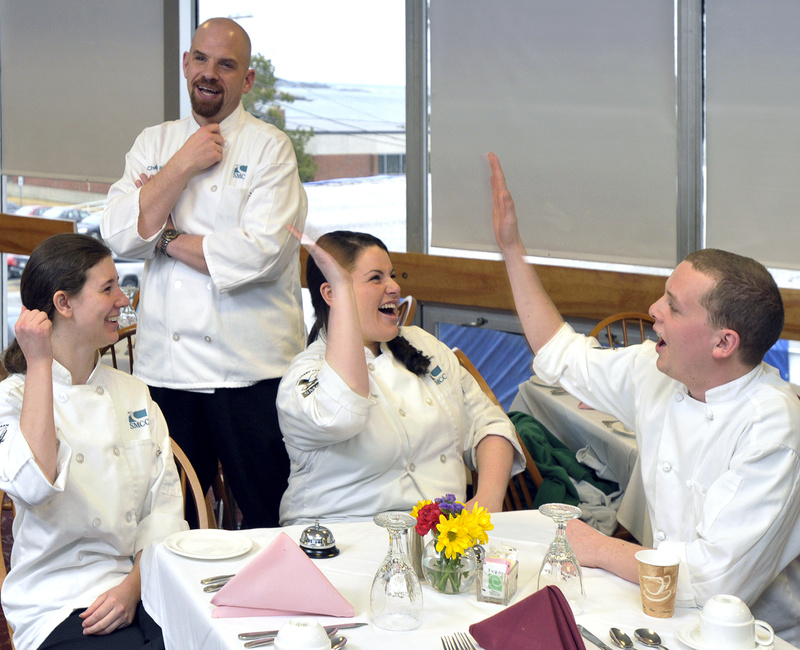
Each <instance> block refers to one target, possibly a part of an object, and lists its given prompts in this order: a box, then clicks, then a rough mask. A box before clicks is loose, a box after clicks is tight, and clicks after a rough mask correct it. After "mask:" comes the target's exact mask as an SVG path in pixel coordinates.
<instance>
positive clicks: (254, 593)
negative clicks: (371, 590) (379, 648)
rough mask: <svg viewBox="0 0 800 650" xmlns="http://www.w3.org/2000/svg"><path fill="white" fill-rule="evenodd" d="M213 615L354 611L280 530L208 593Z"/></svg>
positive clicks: (279, 614)
mask: <svg viewBox="0 0 800 650" xmlns="http://www.w3.org/2000/svg"><path fill="white" fill-rule="evenodd" d="M211 602H212V603H213V604H214V605H217V608H216V609H215V610H214V611H213V612H212V614H211V616H212V617H213V618H225V617H234V616H292V615H297V614H320V615H324V616H347V617H351V616H353V615H354V614H355V610H354V609H353V606H352V605H351V604H350V603H348V602H347V600H345V598H344V596H342V594H340V593H339V592H338V591H337V590H336V588H335V587H334V586H333V585H332V584H331V583H330V582H329V581H328V579H327V578H326V577H325V576H324V575H323V574H322V571H320V570H319V569H318V568H317V566H316V565H315V564H314V563H313V562H312V561H311V560H310V559H309V557H308V556H307V555H306V554H305V553H303V551H302V550H301V549H300V547H299V546H298V545H297V544H295V543H294V542H293V541H292V540H291V539H290V538H289V536H288V535H287V534H286V533H280V534H279V535H278V536H277V537H276V538H275V539H274V540H273V542H272V543H271V544H270V545H269V546H267V548H265V549H264V550H263V551H261V552H260V553H259V554H258V555H256V556H255V557H254V558H253V559H252V560H251V561H250V562H249V563H248V564H247V565H246V566H245V567H244V568H243V569H242V570H241V571H239V573H237V574H236V576H235V577H233V578H231V580H230V582H228V584H226V585H225V586H224V587H223V588H222V589H220V590H219V591H218V592H217V593H216V595H215V596H214V597H213V598H212V599H211Z"/></svg>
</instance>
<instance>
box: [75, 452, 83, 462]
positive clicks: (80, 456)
mask: <svg viewBox="0 0 800 650" xmlns="http://www.w3.org/2000/svg"><path fill="white" fill-rule="evenodd" d="M75 462H76V463H82V462H83V454H75Z"/></svg>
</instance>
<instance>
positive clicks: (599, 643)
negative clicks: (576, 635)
mask: <svg viewBox="0 0 800 650" xmlns="http://www.w3.org/2000/svg"><path fill="white" fill-rule="evenodd" d="M578 629H579V630H580V632H581V636H582V637H583V638H584V639H588V640H589V641H591V642H592V643H594V644H595V645H596V646H597V647H598V648H600V650H611V648H609V647H608V646H607V645H606V644H605V643H603V642H602V641H601V640H600V639H598V638H597V637H596V636H595V635H594V634H592V633H591V632H589V630H587V629H586V628H585V627H583V625H578Z"/></svg>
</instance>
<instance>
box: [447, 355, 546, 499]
mask: <svg viewBox="0 0 800 650" xmlns="http://www.w3.org/2000/svg"><path fill="white" fill-rule="evenodd" d="M453 353H454V354H455V355H456V357H458V361H459V362H460V363H461V365H462V366H463V367H464V369H465V370H466V371H467V372H468V373H469V374H470V375H472V376H473V378H474V379H475V381H477V382H478V385H479V386H480V387H481V390H483V392H484V393H485V394H486V396H487V397H488V398H489V399H490V400H492V402H493V403H494V404H496V405H497V406H500V401H499V400H498V399H497V396H496V395H495V394H494V391H493V390H492V389H491V388H490V387H489V384H487V383H486V380H485V379H484V378H483V375H481V373H480V371H479V370H478V369H477V368H476V367H475V365H474V364H473V363H472V361H470V360H469V357H468V356H467V355H466V354H464V351H463V350H460V349H458V348H453ZM501 408H502V407H501ZM516 435H517V441H518V442H519V446H520V447H521V448H522V454H523V456H524V457H525V471H524V472H522V473H520V474H517V475H516V476H512V477H511V479H510V480H509V482H508V490H506V495H505V497H504V499H503V510H529V509H531V508H532V507H533V499H534V496H533V495H532V494H531V492H530V490H529V489H528V484H527V482H526V481H525V475H526V474H527V476H528V477H529V478H530V479H531V481H532V482H533V485H534V487H536V488H537V489H538V488H539V486H540V485H541V484H542V481H543V480H544V479H542V475H541V473H540V472H539V468H538V467H536V462H535V461H534V460H533V458H532V457H531V454H530V452H529V451H528V449H527V447H525V443H524V442H523V441H522V438H520V436H519V433H517V434H516ZM472 486H473V488H474V489H476V490H477V487H478V475H477V473H476V472H473V473H472Z"/></svg>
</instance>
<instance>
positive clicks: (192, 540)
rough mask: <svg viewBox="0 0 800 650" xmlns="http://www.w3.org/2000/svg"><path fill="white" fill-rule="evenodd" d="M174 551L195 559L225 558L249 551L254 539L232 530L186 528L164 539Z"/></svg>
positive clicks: (167, 545)
mask: <svg viewBox="0 0 800 650" xmlns="http://www.w3.org/2000/svg"><path fill="white" fill-rule="evenodd" d="M164 545H165V546H166V547H167V548H168V549H169V550H170V551H172V552H173V553H177V554H178V555H183V557H190V558H192V559H195V560H224V559H225V558H229V557H236V556H237V555H242V554H243V553H247V551H249V550H250V549H251V548H252V547H253V540H251V539H250V538H249V537H247V536H246V535H244V534H242V533H235V532H233V531H230V530H205V529H197V530H184V531H182V532H180V533H174V534H172V535H170V536H169V537H167V539H165V540H164Z"/></svg>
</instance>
